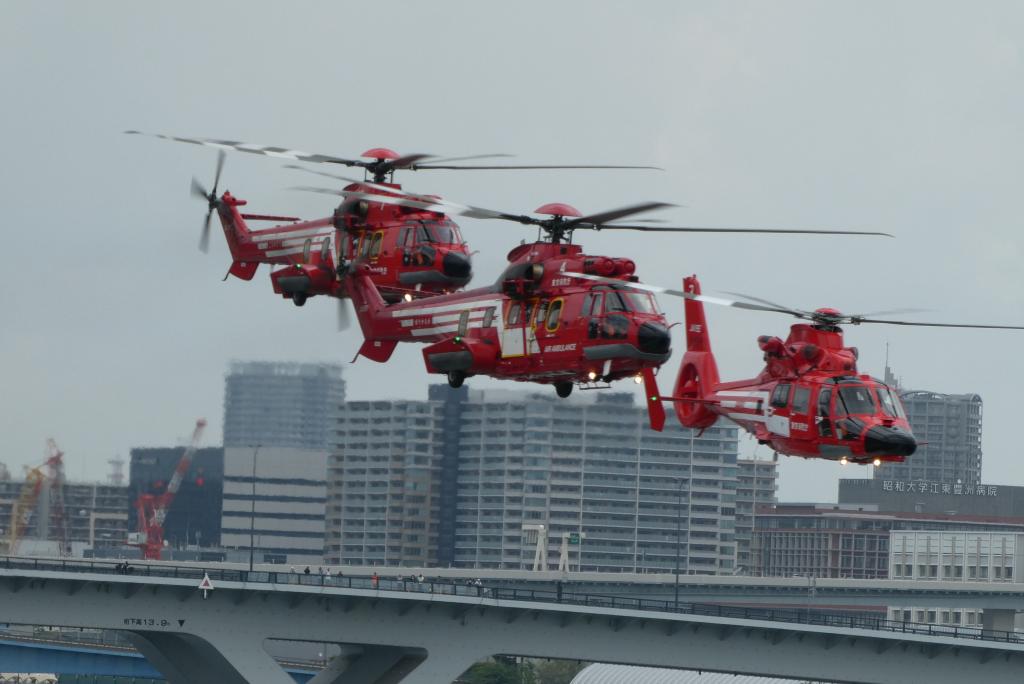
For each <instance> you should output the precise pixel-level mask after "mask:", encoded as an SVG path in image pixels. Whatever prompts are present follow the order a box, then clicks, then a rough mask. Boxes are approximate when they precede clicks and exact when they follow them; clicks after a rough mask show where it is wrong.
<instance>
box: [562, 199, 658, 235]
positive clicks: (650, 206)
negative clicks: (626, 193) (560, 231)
mask: <svg viewBox="0 0 1024 684" xmlns="http://www.w3.org/2000/svg"><path fill="white" fill-rule="evenodd" d="M671 206H672V205H671V204H667V203H665V202H641V203H640V204H632V205H630V206H628V207H620V208H618V209H609V210H608V211H602V212H600V213H597V214H590V215H588V216H581V217H579V218H574V219H572V220H571V221H566V222H565V225H566V226H568V227H570V228H577V227H581V228H582V227H584V226H582V225H581V224H584V223H591V224H593V228H594V229H595V230H601V227H602V224H605V223H608V222H609V221H615V220H617V219H621V218H625V217H627V216H634V215H636V214H643V213H645V212H648V211H654V210H656V209H666V208H668V207H671ZM620 227H621V226H620Z"/></svg>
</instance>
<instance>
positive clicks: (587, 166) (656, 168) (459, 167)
mask: <svg viewBox="0 0 1024 684" xmlns="http://www.w3.org/2000/svg"><path fill="white" fill-rule="evenodd" d="M409 169H410V170H412V171H420V170H425V169H447V170H454V171H520V170H539V169H649V170H652V171H664V170H665V169H663V168H661V167H660V166H629V165H612V164H527V165H519V164H515V165H508V166H462V165H455V164H417V165H415V166H410V167H409Z"/></svg>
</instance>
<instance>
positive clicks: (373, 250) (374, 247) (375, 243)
mask: <svg viewBox="0 0 1024 684" xmlns="http://www.w3.org/2000/svg"><path fill="white" fill-rule="evenodd" d="M383 239H384V233H381V232H376V233H374V234H373V240H372V241H371V242H370V258H371V259H372V258H375V257H377V256H380V244H381V241H382V240H383Z"/></svg>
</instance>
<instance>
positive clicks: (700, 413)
mask: <svg viewBox="0 0 1024 684" xmlns="http://www.w3.org/2000/svg"><path fill="white" fill-rule="evenodd" d="M683 290H684V291H686V292H689V293H692V294H700V282H699V281H698V280H697V276H695V275H694V276H688V277H686V278H683ZM684 306H685V312H686V320H685V325H686V354H685V355H683V362H682V364H681V365H680V366H679V375H678V376H677V377H676V384H675V390H674V391H673V393H672V394H673V397H674V398H675V399H676V401H675V410H676V417H677V418H679V422H680V423H682V424H683V425H684V426H686V427H689V428H699V429H703V428H706V427H710V426H711V425H713V424H714V422H715V421H716V420H717V418H718V416H717V414H715V413H714V412H713V411H711V410H710V409H709V408H708V404H707V403H706V402H705V401H704V400H705V398H706V397H707V395H708V393H709V392H712V391H714V389H715V387H716V386H717V385H718V383H719V379H718V364H717V363H716V362H715V356H714V354H713V353H712V352H711V338H710V336H709V335H708V324H707V319H706V318H705V317H704V304H703V302H699V301H695V300H693V299H687V300H686V303H685V305H684Z"/></svg>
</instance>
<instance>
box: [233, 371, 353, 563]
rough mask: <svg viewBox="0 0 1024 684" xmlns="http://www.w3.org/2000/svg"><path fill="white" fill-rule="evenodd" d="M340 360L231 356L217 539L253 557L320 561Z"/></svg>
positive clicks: (340, 397) (339, 398)
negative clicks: (238, 359)
mask: <svg viewBox="0 0 1024 684" xmlns="http://www.w3.org/2000/svg"><path fill="white" fill-rule="evenodd" d="M344 399H345V381H344V380H343V379H342V373H341V366H339V365H335V364H321V363H271V362H260V361H256V362H235V363H232V364H231V366H230V368H229V370H228V374H227V376H226V379H225V391H224V495H223V498H224V504H223V511H222V515H221V544H222V546H224V547H226V548H233V549H238V550H242V551H249V550H250V549H252V556H253V557H254V560H257V561H258V562H280V563H293V564H294V563H319V562H322V559H323V552H324V529H325V527H324V519H325V516H326V512H327V509H326V504H327V454H328V451H329V448H328V444H329V443H330V441H331V439H330V435H331V434H332V432H333V429H334V424H335V416H336V413H337V411H338V407H339V406H340V405H341V404H342V403H343V402H344Z"/></svg>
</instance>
